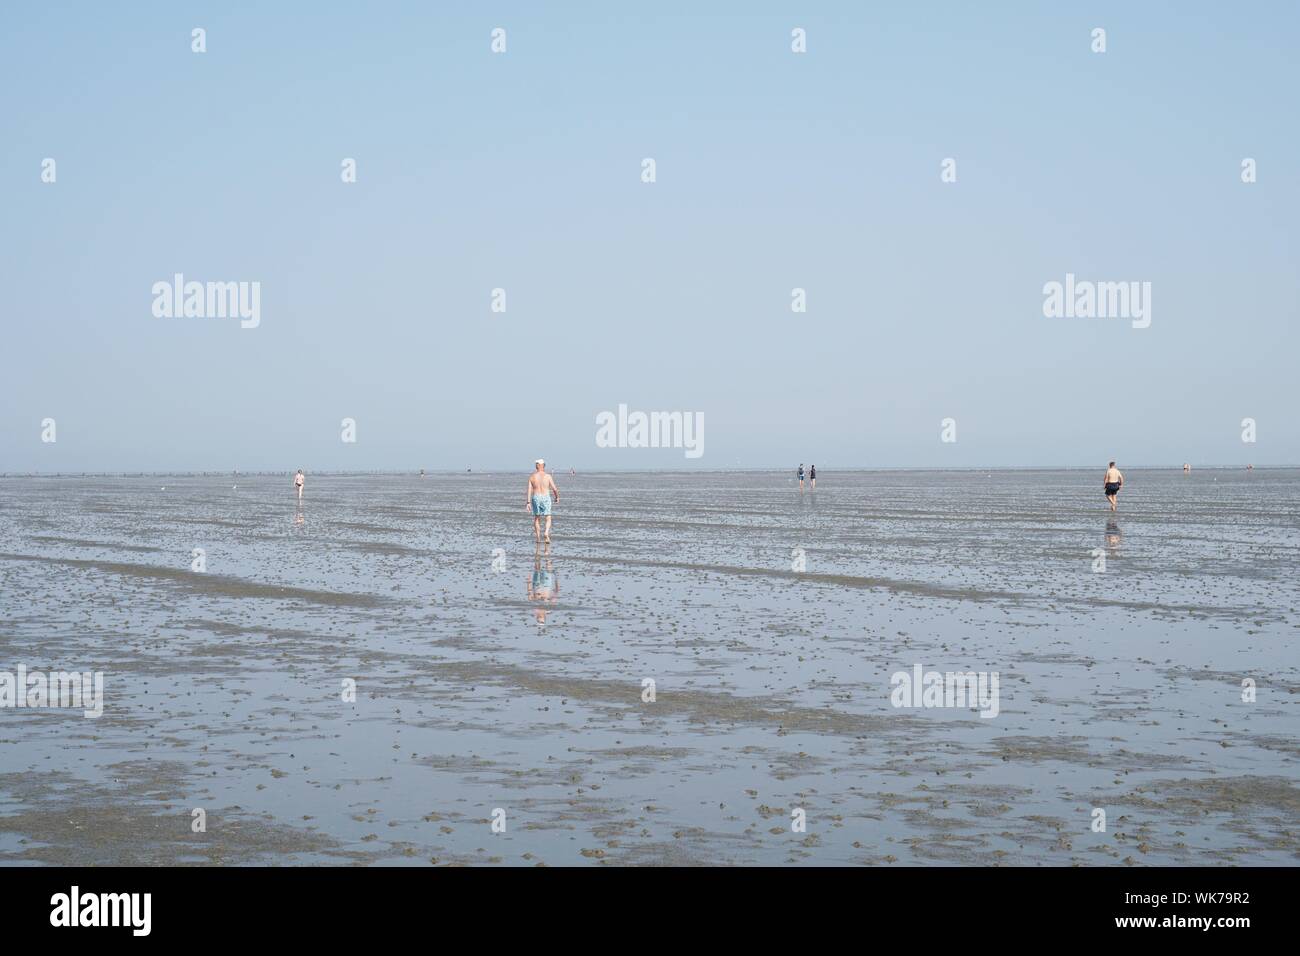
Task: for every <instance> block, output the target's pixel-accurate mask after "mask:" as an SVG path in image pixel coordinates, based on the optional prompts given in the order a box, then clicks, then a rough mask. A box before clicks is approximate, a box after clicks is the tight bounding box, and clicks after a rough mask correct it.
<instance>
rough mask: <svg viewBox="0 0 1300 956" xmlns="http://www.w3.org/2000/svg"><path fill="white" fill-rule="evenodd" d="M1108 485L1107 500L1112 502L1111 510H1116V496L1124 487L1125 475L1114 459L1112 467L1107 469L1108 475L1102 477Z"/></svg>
mask: <svg viewBox="0 0 1300 956" xmlns="http://www.w3.org/2000/svg"><path fill="white" fill-rule="evenodd" d="M1102 481H1103V482H1104V483H1105V485H1106V500H1107V501H1109V502H1110V510H1111V511H1114V510H1115V504H1116V501H1115V496H1116V495H1118V494H1119V490H1120V488H1122V487H1124V475H1123V474H1121V472H1120V470H1119V469H1118V468H1116V467H1115V463H1114V462H1113V461H1112V462H1111V463H1110V467H1109V468H1107V469H1106V477H1105V478H1103V479H1102Z"/></svg>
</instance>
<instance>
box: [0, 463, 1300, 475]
mask: <svg viewBox="0 0 1300 956" xmlns="http://www.w3.org/2000/svg"><path fill="white" fill-rule="evenodd" d="M1105 467H1106V465H1105V464H1091V465H964V466H956V465H929V466H914V465H874V466H867V465H853V466H844V467H838V466H836V467H832V468H830V469H829V470H828V469H825V468H823V469H822V471H823V472H826V473H828V474H835V473H837V474H846V473H851V472H855V473H856V472H877V471H895V472H896V471H917V472H926V471H948V472H963V471H983V472H992V471H1092V470H1095V469H1098V468H1100V469H1104V468H1105ZM1182 467H1183V466H1182V465H1181V464H1175V465H1171V464H1138V465H1126V466H1125V468H1128V469H1129V470H1132V471H1166V470H1168V471H1181V470H1182ZM796 468H797V466H780V467H777V466H770V467H761V466H755V467H733V468H593V469H587V470H585V471H578V470H576V469H574V474H575V475H577V474H586V475H646V474H665V475H704V474H769V473H773V472H777V473H785V472H789V473H790V474H791V477H794V472H795V470H796ZM1288 469H1292V470H1294V469H1300V464H1288V465H1255V466H1254V467H1253V469H1250V470H1254V471H1286V470H1288ZM296 470H297V469H294V468H286V469H283V470H258V471H234V470H231V471H211V470H183V469H165V470H153V471H150V470H145V471H12V472H10V471H0V478H145V477H150V476H156V477H169V478H170V477H195V478H211V477H218V476H238V477H267V476H282V475H293V474H294V473H295V472H296ZM1121 470H1123V469H1121ZM1246 470H1248V469H1247V468H1246V466H1245V465H1222V464H1219V465H1195V466H1193V468H1192V471H1246ZM547 471H548V472H550V473H551V474H554V475H559V476H561V477H562V476H564V475H565V474H568V471H567V470H559V471H557V470H555V469H550V468H548V469H547ZM421 473H423V474H425V475H442V476H447V475H489V476H495V475H502V474H519V475H528V474H531V469H529V468H527V467H516V468H492V469H482V470H479V471H473V470H470V469H466V470H465V471H459V470H453V469H448V468H437V469H424V470H423V472H421V471H420V470H418V469H417V470H410V469H406V468H364V469H339V470H336V469H328V468H324V469H319V470H311V469H308V470H305V471H304V474H310V475H323V476H335V477H354V476H355V477H364V476H372V475H405V476H410V477H418V476H419V475H420V474H421Z"/></svg>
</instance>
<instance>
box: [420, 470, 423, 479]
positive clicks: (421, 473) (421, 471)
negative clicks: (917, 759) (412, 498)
mask: <svg viewBox="0 0 1300 956" xmlns="http://www.w3.org/2000/svg"><path fill="white" fill-rule="evenodd" d="M420 477H421V478H423V477H424V469H423V468H421V469H420Z"/></svg>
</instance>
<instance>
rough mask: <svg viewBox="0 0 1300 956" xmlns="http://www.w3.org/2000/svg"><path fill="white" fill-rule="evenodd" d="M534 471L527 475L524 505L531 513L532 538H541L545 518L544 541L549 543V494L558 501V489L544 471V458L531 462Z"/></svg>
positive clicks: (538, 539) (552, 479) (536, 539)
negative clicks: (542, 523) (542, 522)
mask: <svg viewBox="0 0 1300 956" xmlns="http://www.w3.org/2000/svg"><path fill="white" fill-rule="evenodd" d="M533 468H534V471H533V473H532V474H531V475H529V476H528V487H526V488H525V489H524V507H525V508H526V509H528V510H530V511H532V513H533V540H534V541H541V540H542V527H541V520H542V518H545V519H546V539H545V540H546V543H547V544H550V543H551V495H552V494H554V495H555V503H556V504H557V505H558V504H559V503H560V489H559V488H558V487H556V485H555V479H554V478H552V477H551V476H550V475H548V474H547V473H546V459H545V458H538V459H537V460H536V461H535V462H533Z"/></svg>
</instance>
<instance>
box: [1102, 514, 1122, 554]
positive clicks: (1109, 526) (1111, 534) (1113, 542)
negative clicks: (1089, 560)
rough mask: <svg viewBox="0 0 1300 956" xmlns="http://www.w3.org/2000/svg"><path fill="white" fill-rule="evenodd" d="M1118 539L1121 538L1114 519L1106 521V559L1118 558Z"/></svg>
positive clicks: (1117, 524)
mask: <svg viewBox="0 0 1300 956" xmlns="http://www.w3.org/2000/svg"><path fill="white" fill-rule="evenodd" d="M1120 537H1121V536H1120V530H1119V522H1118V521H1116V520H1115V519H1114V518H1109V519H1107V521H1106V556H1107V557H1108V558H1115V557H1118V556H1119V543H1120Z"/></svg>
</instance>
